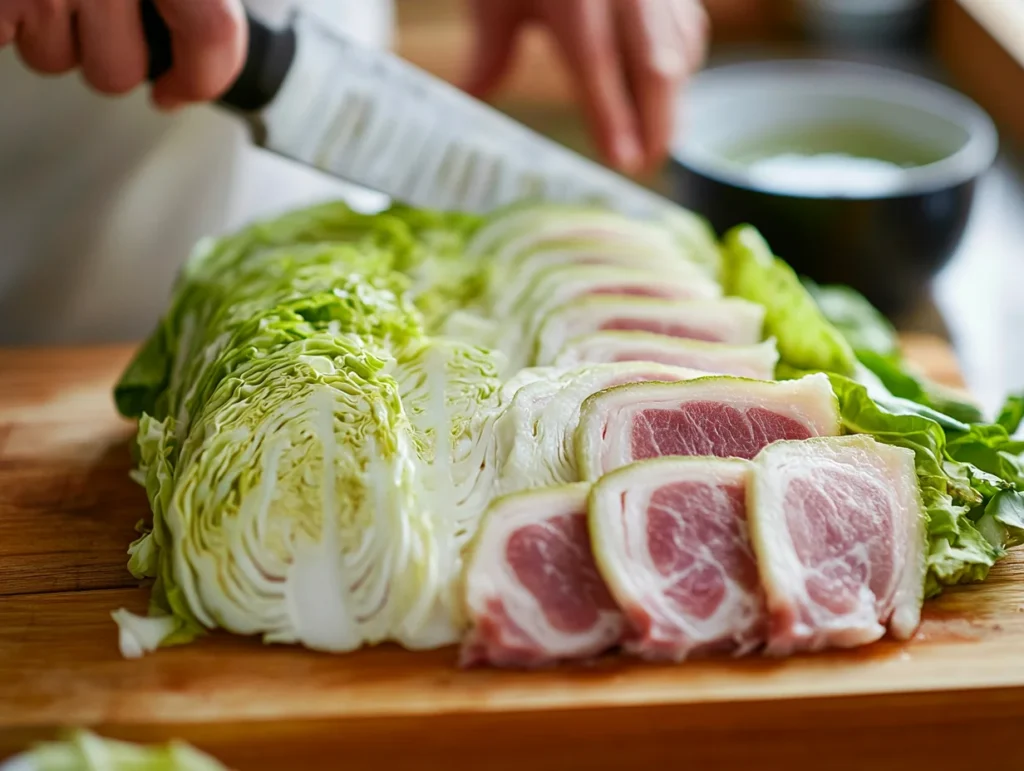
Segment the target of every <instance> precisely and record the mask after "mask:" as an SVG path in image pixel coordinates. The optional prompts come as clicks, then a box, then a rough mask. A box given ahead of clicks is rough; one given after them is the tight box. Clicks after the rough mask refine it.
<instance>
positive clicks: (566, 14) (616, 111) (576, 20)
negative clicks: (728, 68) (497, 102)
mask: <svg viewBox="0 0 1024 771" xmlns="http://www.w3.org/2000/svg"><path fill="white" fill-rule="evenodd" d="M470 2H471V3H472V8H473V16H474V25H475V27H476V49H475V53H474V56H473V59H472V71H471V75H470V79H469V82H468V83H467V84H466V90H467V91H469V92H470V93H471V94H473V95H475V96H478V97H481V98H484V97H486V96H488V95H489V94H490V93H492V92H493V91H494V89H495V88H496V87H497V85H498V84H499V83H500V81H501V79H502V77H503V76H504V74H505V72H506V70H507V69H508V65H509V63H510V61H511V58H512V54H513V52H514V49H515V44H516V41H517V39H518V35H519V32H520V31H521V30H522V28H523V26H524V25H525V24H526V23H528V22H540V23H543V24H545V25H546V26H547V27H548V28H549V29H550V30H551V32H552V34H553V35H554V37H555V39H556V41H557V43H558V46H559V48H560V50H561V52H562V55H563V57H564V58H565V60H566V63H567V64H568V66H569V69H570V70H571V72H572V75H573V77H574V79H575V80H576V82H577V85H578V87H579V90H580V94H581V97H582V101H583V106H584V109H585V112H586V115H587V119H588V122H589V123H590V126H591V130H592V132H593V135H594V138H595V140H596V142H597V145H598V148H599V149H600V151H601V153H602V155H603V156H604V157H605V158H606V159H607V160H608V161H609V162H610V163H611V164H612V165H614V166H616V167H617V168H619V169H620V170H622V171H625V172H627V173H634V172H639V171H645V170H650V169H652V168H654V167H655V166H656V165H657V164H659V163H660V162H661V161H662V160H663V159H664V157H665V155H666V154H667V152H668V146H669V142H670V141H671V138H672V129H673V122H674V117H675V103H676V98H677V93H678V91H679V88H680V86H681V85H682V84H683V83H684V82H685V80H686V78H687V77H688V76H689V75H690V74H691V73H692V72H693V71H694V70H696V69H697V68H698V67H699V66H700V64H701V63H702V62H703V60H704V55H705V52H706V44H707V36H708V27H709V25H708V17H707V14H706V12H705V10H704V7H703V6H702V5H701V3H700V2H699V0H470Z"/></svg>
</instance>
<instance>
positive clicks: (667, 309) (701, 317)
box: [535, 296, 765, 361]
mask: <svg viewBox="0 0 1024 771" xmlns="http://www.w3.org/2000/svg"><path fill="white" fill-rule="evenodd" d="M764 314H765V310H764V307H763V306H761V305H757V304H756V303H752V302H748V301H747V300H742V299H740V298H738V297H722V298H718V299H712V300H687V301H682V302H680V301H674V300H658V299H651V298H643V297H601V296H590V297H584V298H581V299H578V300H574V301H572V302H566V303H563V304H562V305H560V306H558V307H557V308H555V309H554V310H552V311H551V312H550V313H549V314H548V315H547V317H546V318H545V319H544V320H543V323H542V325H541V327H540V329H539V331H538V334H537V337H536V350H535V358H536V360H537V361H553V360H554V359H555V357H556V356H557V355H558V353H559V351H561V350H562V349H563V348H565V346H566V345H567V344H568V343H569V342H570V341H571V340H575V339H578V338H580V337H583V336H585V335H590V334H594V333H596V332H650V333H653V334H658V335H666V336H668V337H679V338H685V339H689V340H703V341H705V342H709V343H733V344H735V345H752V344H754V343H756V342H758V341H759V340H760V339H761V332H762V328H763V326H764Z"/></svg>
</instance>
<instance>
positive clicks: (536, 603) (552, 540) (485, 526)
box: [461, 484, 624, 667]
mask: <svg viewBox="0 0 1024 771" xmlns="http://www.w3.org/2000/svg"><path fill="white" fill-rule="evenodd" d="M588 492H589V485H586V484H575V485H568V486H563V487H552V488H546V489H537V490H532V491H529V492H522V493H518V494H515V495H509V496H505V497H502V498H499V499H498V500H496V501H495V502H494V504H493V505H492V506H491V507H490V509H489V510H488V511H487V514H486V516H485V517H484V520H483V523H482V524H481V527H480V530H479V531H478V533H477V536H476V538H475V540H474V542H473V544H472V552H471V555H470V557H469V558H468V560H467V564H466V574H465V587H466V593H465V597H466V608H467V615H468V616H469V618H470V619H471V623H472V626H471V629H470V632H469V634H468V635H467V636H466V638H465V640H464V642H463V646H462V657H461V660H462V664H463V665H464V666H470V665H474V664H482V663H489V664H494V665H498V666H515V667H532V666H540V665H543V664H549V663H553V662H556V661H559V660H565V659H580V658H587V657H591V656H596V655H598V654H600V653H603V652H604V651H606V650H608V649H609V648H611V647H612V646H614V645H616V644H618V642H619V639H620V638H621V636H622V631H623V628H624V622H623V618H622V614H621V613H620V612H619V610H618V608H617V606H616V605H615V602H614V601H613V600H612V598H611V596H610V595H609V594H608V589H607V588H606V587H605V585H604V582H603V581H602V579H601V576H600V575H599V574H598V571H597V567H596V566H595V564H594V557H593V555H592V554H591V551H590V536H589V534H588V530H587V494H588Z"/></svg>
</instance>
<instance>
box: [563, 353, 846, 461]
mask: <svg viewBox="0 0 1024 771" xmlns="http://www.w3.org/2000/svg"><path fill="white" fill-rule="evenodd" d="M576 431H577V435H576V442H575V444H576V450H577V453H578V456H579V460H578V466H579V473H580V478H581V479H583V480H586V481H596V480H597V479H599V478H600V477H601V476H603V475H604V474H607V473H608V472H609V471H614V470H615V469H617V468H621V467H622V466H626V465H628V464H630V463H632V462H633V461H637V460H645V459H647V458H657V457H662V456H665V455H714V456H718V457H735V458H747V459H750V458H753V457H754V456H755V455H757V453H758V452H760V451H761V449H762V448H764V447H765V446H767V445H769V444H771V443H772V442H776V441H779V440H780V439H807V438H809V437H812V436H828V435H835V434H838V433H839V405H838V403H837V401H836V397H835V394H834V393H833V391H832V386H831V384H830V383H829V380H828V376H827V375H824V374H821V373H816V374H813V375H806V376H804V377H802V378H800V379H799V380H785V381H780V382H774V381H762V380H747V379H744V378H734V377H715V376H711V377H702V378H698V379H694V380H688V381H686V382H681V383H671V384H669V383H638V384H635V385H626V386H620V387H618V388H612V389H608V390H605V391H602V392H601V393H598V394H595V395H594V396H592V397H590V398H589V399H587V400H586V402H584V404H583V408H582V411H581V414H580V421H579V425H578V427H577V429H576Z"/></svg>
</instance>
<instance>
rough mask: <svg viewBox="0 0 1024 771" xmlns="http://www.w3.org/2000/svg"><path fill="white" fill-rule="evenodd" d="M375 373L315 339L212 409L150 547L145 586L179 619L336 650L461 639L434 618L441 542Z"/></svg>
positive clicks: (250, 372) (398, 420)
mask: <svg viewBox="0 0 1024 771" xmlns="http://www.w3.org/2000/svg"><path fill="white" fill-rule="evenodd" d="M384 366H385V362H383V361H381V360H374V359H373V358H372V357H371V356H369V355H367V354H365V353H363V352H360V351H359V350H358V349H357V348H355V347H354V346H352V345H345V343H344V342H343V339H342V338H339V337H332V336H329V335H319V336H314V337H311V338H308V339H305V340H300V341H298V342H296V343H292V344H290V345H287V346H284V347H283V348H281V349H280V350H278V351H275V352H274V353H272V354H270V355H268V356H266V357H265V358H263V359H259V360H257V361H255V362H254V363H253V364H252V365H251V366H249V367H247V368H245V369H244V370H242V371H241V372H239V373H237V374H236V375H235V376H234V377H232V378H229V379H225V380H223V381H222V382H221V383H220V385H219V386H218V387H217V388H216V389H215V390H214V391H213V392H212V393H211V394H210V397H209V399H208V400H207V401H206V402H205V403H204V405H203V407H202V409H201V410H200V412H199V413H198V414H197V415H196V417H195V419H194V421H193V425H192V428H191V430H190V431H189V435H188V437H187V438H186V439H185V440H184V442H183V444H182V447H181V453H180V456H179V457H178V459H177V463H176V466H175V468H174V471H173V477H172V479H171V480H170V485H171V491H170V494H169V496H167V504H166V509H165V511H164V512H163V517H162V522H160V523H157V524H158V528H159V529H158V530H155V531H154V534H153V535H152V536H151V537H153V538H156V539H157V543H158V544H159V546H160V547H161V548H160V549H159V550H158V551H157V552H156V557H157V562H158V564H157V566H156V569H155V570H153V571H146V572H154V573H155V574H156V575H158V576H159V577H160V578H161V579H162V581H163V584H162V589H163V593H164V594H165V595H166V598H167V602H168V604H169V606H170V607H169V610H170V611H172V613H173V614H174V615H176V616H177V617H179V618H181V619H183V620H184V621H186V622H188V623H189V624H191V625H196V624H197V623H198V625H200V626H201V627H203V628H207V629H210V628H214V627H223V628H225V629H228V630H229V631H232V632H236V633H240V634H258V635H261V636H262V637H263V639H264V640H265V641H267V642H300V643H302V644H304V645H306V646H308V647H311V648H318V649H323V650H331V651H345V650H353V649H355V648H357V647H359V646H361V645H363V644H365V643H373V642H379V641H381V640H385V639H397V640H400V641H402V642H403V643H405V644H407V645H409V646H412V647H419V646H421V645H433V644H442V643H445V642H451V641H452V640H453V639H455V638H456V637H457V629H456V628H454V626H453V620H452V619H451V617H450V616H449V615H448V614H446V612H445V610H446V609H445V607H444V601H445V600H446V599H449V598H447V597H446V596H445V594H444V592H445V590H446V587H445V586H444V585H443V582H444V577H445V571H446V569H448V566H447V565H446V564H445V560H446V559H450V553H451V547H450V545H449V543H448V541H447V540H446V538H450V533H446V532H445V528H444V527H443V526H442V522H443V520H442V518H441V517H438V516H436V515H435V514H434V512H432V511H431V509H430V508H429V506H428V505H425V501H424V499H423V496H422V494H421V493H422V472H421V467H422V464H421V458H420V454H419V453H418V452H417V447H416V441H415V440H416V437H415V433H414V429H413V426H412V424H411V423H410V421H409V417H408V415H407V413H406V412H405V410H404V408H403V405H402V401H401V398H400V394H399V388H398V384H397V383H396V381H395V380H394V379H393V378H391V377H388V376H387V375H386V374H385V373H384V372H383V369H384ZM165 536H166V538H165Z"/></svg>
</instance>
